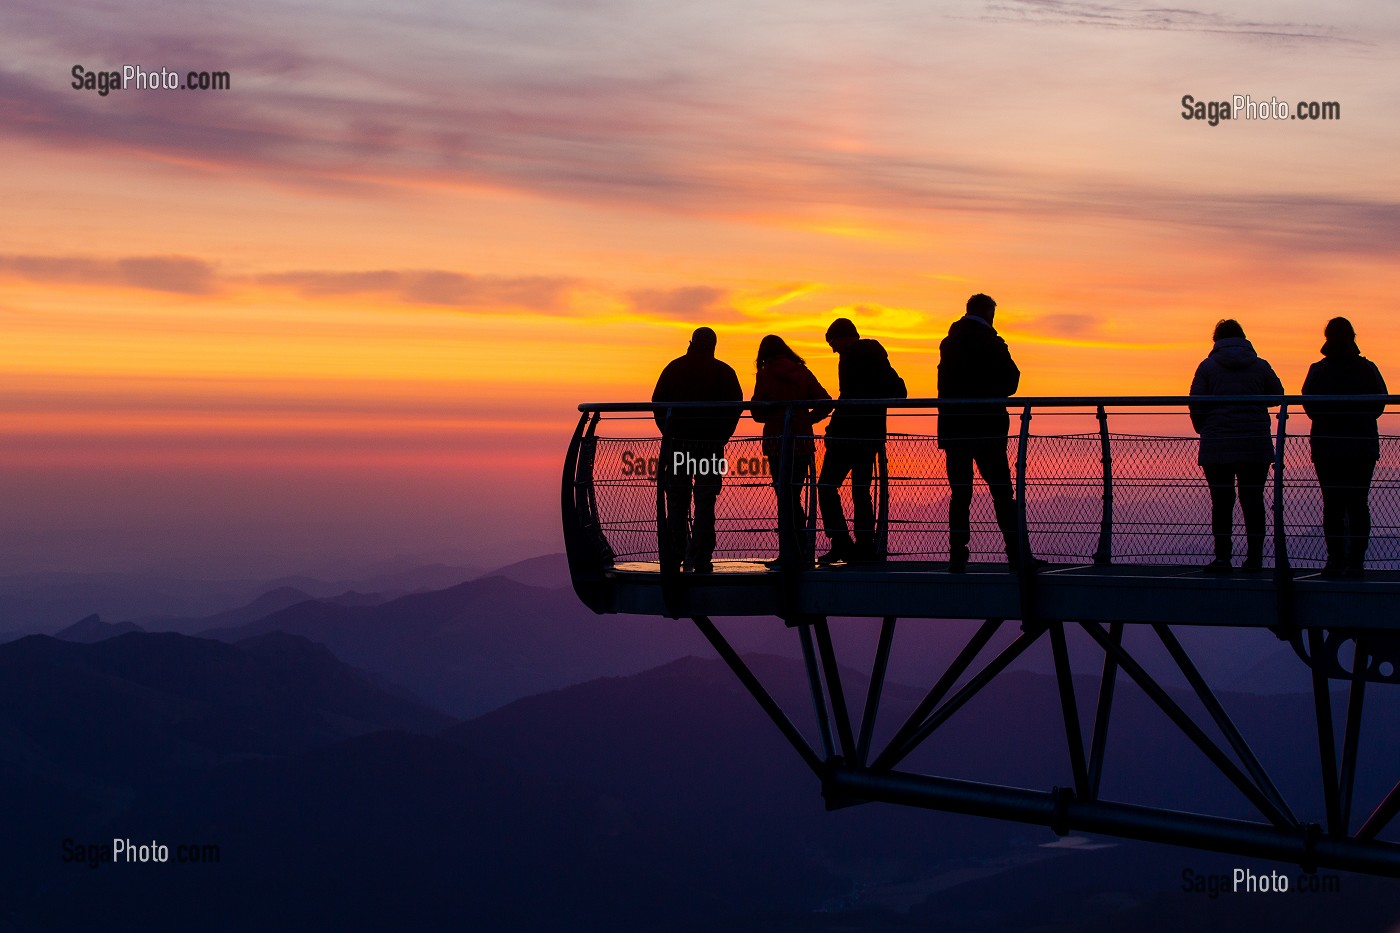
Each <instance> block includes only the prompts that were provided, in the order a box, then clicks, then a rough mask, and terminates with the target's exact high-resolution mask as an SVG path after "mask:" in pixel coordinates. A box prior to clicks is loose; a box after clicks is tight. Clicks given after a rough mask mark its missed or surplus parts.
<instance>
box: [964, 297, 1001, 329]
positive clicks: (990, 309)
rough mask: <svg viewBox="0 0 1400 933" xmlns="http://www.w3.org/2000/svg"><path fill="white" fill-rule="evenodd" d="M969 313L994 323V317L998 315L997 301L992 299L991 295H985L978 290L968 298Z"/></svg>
mask: <svg viewBox="0 0 1400 933" xmlns="http://www.w3.org/2000/svg"><path fill="white" fill-rule="evenodd" d="M967 313H968V314H970V315H972V316H973V317H980V318H981V319H982V320H984V321H986V322H987V323H988V324H990V323H992V318H994V317H996V313H997V303H996V302H995V301H993V300H992V298H991V296H990V295H984V294H982V293H981V292H978V293H977V294H975V295H973V296H972V297H971V298H969V299H967Z"/></svg>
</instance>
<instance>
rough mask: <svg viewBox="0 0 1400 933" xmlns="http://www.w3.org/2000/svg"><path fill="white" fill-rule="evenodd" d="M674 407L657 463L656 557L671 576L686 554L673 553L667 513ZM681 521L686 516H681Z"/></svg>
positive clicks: (663, 430)
mask: <svg viewBox="0 0 1400 933" xmlns="http://www.w3.org/2000/svg"><path fill="white" fill-rule="evenodd" d="M673 412H674V409H671V408H667V409H666V417H665V419H664V420H663V422H662V426H661V450H660V453H659V454H658V459H659V460H660V461H661V462H660V463H658V464H657V465H656V558H657V562H658V563H659V564H660V565H661V573H662V576H670V575H673V574H675V573H676V572H678V571H679V570H680V562H681V561H683V560H685V555H684V554H672V553H671V548H670V537H671V536H670V533H669V532H670V519H671V516H668V515H667V514H666V487H667V486H669V485H670V481H671V415H672V413H673ZM680 520H681V521H685V520H686V517H685V516H681V517H680Z"/></svg>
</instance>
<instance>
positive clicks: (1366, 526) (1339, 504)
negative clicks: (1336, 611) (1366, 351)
mask: <svg viewBox="0 0 1400 933" xmlns="http://www.w3.org/2000/svg"><path fill="white" fill-rule="evenodd" d="M1323 335H1324V336H1325V337H1326V338H1327V342H1326V343H1324V344H1323V345H1322V359H1320V360H1318V361H1317V362H1316V363H1314V364H1312V366H1311V367H1310V368H1309V369H1308V377H1307V379H1306V380H1304V381H1303V394H1304V395H1385V394H1387V393H1386V388H1385V380H1384V379H1383V378H1381V372H1380V370H1379V369H1377V368H1376V364H1375V363H1372V362H1371V361H1370V360H1368V359H1366V357H1364V356H1362V355H1361V350H1360V348H1358V347H1357V345H1356V331H1355V330H1354V329H1353V328H1352V326H1351V322H1350V321H1348V320H1347V319H1346V318H1344V317H1334V318H1332V320H1330V321H1328V322H1327V327H1326V329H1325V330H1324V331H1323ZM1303 410H1304V411H1306V412H1307V413H1308V417H1309V418H1310V419H1312V436H1311V438H1310V441H1311V447H1312V462H1313V468H1314V469H1315V470H1316V471H1317V483H1318V485H1319V486H1320V487H1321V488H1322V534H1323V537H1324V538H1325V539H1326V541H1327V564H1326V566H1325V567H1324V568H1323V570H1322V575H1323V576H1324V577H1340V576H1349V577H1360V576H1361V575H1362V574H1363V572H1364V567H1365V564H1366V549H1367V547H1368V546H1369V545H1370V541H1371V506H1370V501H1369V500H1370V493H1371V476H1372V474H1374V473H1375V470H1376V461H1377V460H1379V459H1380V456H1381V444H1380V431H1379V429H1378V428H1377V426H1376V420H1377V419H1378V418H1380V416H1381V415H1382V414H1383V413H1384V412H1385V403H1384V402H1369V401H1368V402H1357V403H1356V404H1348V403H1345V402H1341V403H1338V402H1308V401H1305V402H1303Z"/></svg>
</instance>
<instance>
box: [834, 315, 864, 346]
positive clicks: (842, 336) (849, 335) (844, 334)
mask: <svg viewBox="0 0 1400 933" xmlns="http://www.w3.org/2000/svg"><path fill="white" fill-rule="evenodd" d="M859 339H860V332H859V331H858V330H856V325H855V322H854V321H852V320H851V319H850V318H848V317H838V318H837V319H836V320H834V321H832V322H831V326H830V327H828V328H827V329H826V343H827V346H829V347H831V349H832V350H833V351H835V352H836V353H840V352H841V351H842V350H844V349H846V348H847V347H849V346H850V345H851V344H853V343H855V342H856V341H857V340H859Z"/></svg>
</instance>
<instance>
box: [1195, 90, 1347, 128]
mask: <svg viewBox="0 0 1400 933" xmlns="http://www.w3.org/2000/svg"><path fill="white" fill-rule="evenodd" d="M1341 118H1342V105H1341V103H1340V102H1339V101H1335V100H1300V101H1298V102H1297V103H1296V104H1294V103H1289V102H1288V101H1286V100H1279V99H1278V98H1277V97H1274V96H1270V97H1269V99H1268V100H1264V99H1263V98H1262V97H1261V98H1260V99H1258V100H1255V99H1254V98H1253V97H1251V96H1250V95H1248V94H1234V95H1232V96H1231V97H1230V98H1229V99H1228V100H1224V99H1221V100H1202V99H1198V98H1197V97H1196V96H1195V95H1194V94H1185V95H1182V98H1181V119H1183V120H1198V121H1200V122H1202V123H1204V124H1206V125H1207V126H1219V125H1220V124H1221V123H1227V122H1231V121H1236V120H1273V121H1282V120H1305V121H1306V120H1340V119H1341Z"/></svg>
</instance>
